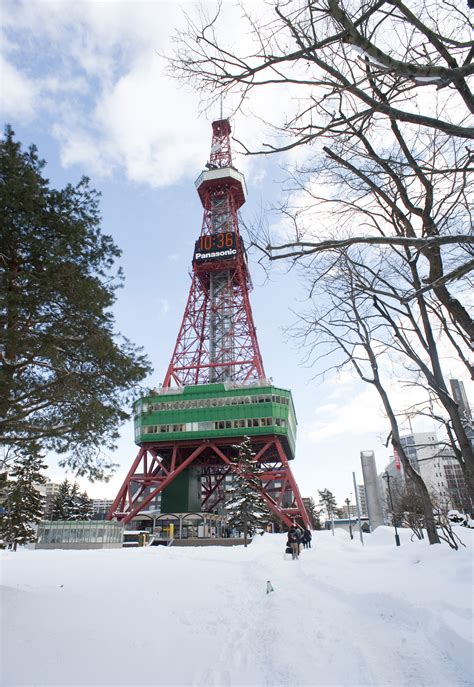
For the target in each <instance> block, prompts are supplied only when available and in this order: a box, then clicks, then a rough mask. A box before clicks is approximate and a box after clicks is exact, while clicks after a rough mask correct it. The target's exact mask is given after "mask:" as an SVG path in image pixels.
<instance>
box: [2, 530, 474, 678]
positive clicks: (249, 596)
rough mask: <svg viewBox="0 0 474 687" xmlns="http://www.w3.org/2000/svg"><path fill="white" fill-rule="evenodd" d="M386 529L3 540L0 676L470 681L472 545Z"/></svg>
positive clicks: (469, 533)
mask: <svg viewBox="0 0 474 687" xmlns="http://www.w3.org/2000/svg"><path fill="white" fill-rule="evenodd" d="M467 535H469V536H471V535H472V533H471V532H468V533H467ZM388 536H390V540H388V539H387V537H388ZM391 537H392V534H391V533H387V532H383V531H382V530H381V531H380V533H379V534H377V533H376V534H375V535H372V539H371V540H370V545H368V546H366V547H365V548H364V549H362V548H361V547H360V544H359V543H358V542H357V541H353V542H350V541H349V540H348V539H346V538H343V537H337V536H336V537H334V538H333V537H331V535H330V533H321V534H316V537H315V538H316V547H315V548H312V549H310V550H308V551H305V552H303V554H302V555H301V557H300V560H298V561H291V560H284V557H283V554H282V550H283V543H284V538H283V536H282V535H266V536H265V537H262V538H260V537H258V538H257V539H256V540H255V543H254V544H252V545H251V546H250V547H248V548H247V549H244V548H243V547H242V548H233V549H227V548H195V549H187V548H183V549H179V548H175V549H173V548H170V549H164V548H162V547H158V548H149V549H143V550H114V551H70V552H65V551H20V552H18V553H17V554H13V553H7V552H3V553H2V558H1V561H2V568H1V570H2V613H3V619H2V628H1V629H2V634H1V648H2V656H1V657H0V659H1V665H2V666H3V668H2V670H3V673H0V674H1V675H2V682H1V684H2V685H5V687H7V686H8V687H13V686H16V685H24V686H26V685H37V686H38V687H40V686H43V685H61V686H64V687H66V686H68V687H70V686H72V685H75V686H77V687H79V686H81V687H82V686H83V685H84V686H85V685H88V686H89V685H90V686H91V685H95V686H97V687H99V686H102V685H104V686H105V685H110V686H112V685H117V686H119V685H121V686H125V685H128V686H130V687H131V686H132V685H133V686H137V687H138V686H139V685H157V686H160V687H166V686H167V685H170V686H171V685H182V686H183V687H184V686H186V687H188V686H193V687H227V686H229V687H237V686H239V685H241V686H244V685H245V686H248V687H250V686H252V687H298V686H299V685H301V686H303V685H305V686H314V687H325V686H328V687H329V686H347V687H349V686H350V687H356V686H357V687H359V686H360V687H362V686H363V687H369V686H370V687H468V686H470V685H472V684H473V683H472V681H471V676H472V658H471V656H472V653H471V652H472V644H471V641H472V610H471V609H470V608H469V600H470V594H471V587H470V583H472V559H471V554H470V552H469V551H466V550H464V551H460V552H457V553H456V552H451V551H450V550H449V549H448V548H447V547H428V546H427V545H425V544H424V543H422V544H409V543H408V542H403V546H402V547H400V549H398V550H395V548H394V547H393V545H392V539H391ZM471 552H472V549H471ZM268 579H270V580H271V582H272V585H273V587H274V589H275V591H274V592H273V593H271V594H266V581H267V580H268ZM26 657H27V658H26Z"/></svg>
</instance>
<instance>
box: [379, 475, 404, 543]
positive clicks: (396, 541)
mask: <svg viewBox="0 0 474 687" xmlns="http://www.w3.org/2000/svg"><path fill="white" fill-rule="evenodd" d="M382 478H383V479H386V480H387V488H388V498H389V499H390V508H391V509H392V520H393V526H394V527H395V544H396V545H397V546H400V537H399V536H398V532H397V523H396V520H395V514H394V512H393V500H392V490H391V489H390V479H391V477H390V475H389V474H388V472H385V473H384V474H383V475H382Z"/></svg>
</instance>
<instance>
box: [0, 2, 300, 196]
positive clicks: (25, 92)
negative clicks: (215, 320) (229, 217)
mask: <svg viewBox="0 0 474 687" xmlns="http://www.w3.org/2000/svg"><path fill="white" fill-rule="evenodd" d="M5 4H6V7H5V12H4V14H5V15H6V19H5V21H4V28H3V32H4V40H3V51H4V54H5V55H6V56H8V57H9V56H10V55H11V56H12V57H14V60H13V61H14V63H15V65H16V67H12V66H11V64H9V67H10V69H9V71H8V72H7V77H8V86H9V90H8V93H10V92H12V96H11V97H10V98H9V101H10V109H11V111H12V117H15V116H17V115H18V116H19V114H22V115H23V116H26V115H28V116H29V117H30V118H33V117H34V116H36V117H37V120H38V121H43V120H42V119H41V120H40V117H42V115H44V114H45V113H46V114H47V115H48V119H49V121H50V125H49V126H50V128H51V131H52V133H53V135H54V136H56V138H57V140H58V142H59V145H60V151H61V160H62V164H63V165H64V166H70V165H74V164H78V165H80V166H82V167H84V168H85V169H86V170H87V172H88V173H89V174H92V175H94V176H97V175H103V176H107V175H110V174H112V173H116V172H117V171H119V170H123V171H124V173H125V174H126V176H127V177H128V178H129V179H130V180H131V181H134V182H137V183H144V184H148V185H151V186H154V187H159V186H167V185H170V184H173V183H175V182H176V181H178V180H180V179H181V178H185V177H190V176H191V177H193V176H194V175H195V174H196V171H197V170H199V168H200V167H201V166H202V165H203V163H204V162H205V160H206V158H207V154H208V149H207V145H208V144H209V143H210V127H209V122H208V121H206V120H205V119H204V117H200V116H199V114H198V113H199V109H200V105H199V97H198V95H197V94H196V93H195V92H193V91H192V90H191V88H190V87H180V84H178V82H177V81H175V80H171V79H170V78H169V77H168V76H167V75H166V73H165V66H166V63H165V60H164V59H163V58H162V57H160V56H159V54H158V53H160V54H163V53H168V54H169V53H170V52H171V49H172V36H173V34H174V32H175V29H176V27H177V26H179V25H182V23H183V10H184V11H185V12H187V13H189V14H191V15H195V14H196V12H197V11H198V10H197V3H190V2H184V3H177V2H161V1H159V0H158V1H151V2H127V1H124V2H119V1H114V0H109V1H108V2H79V1H78V2H74V3H72V2H67V3H66V2H54V1H52V0H51V1H49V2H40V1H38V0H28V1H27V2H18V1H17V0H16V1H15V2H11V3H8V2H7V3H5ZM8 6H9V7H10V11H9V9H8ZM208 7H209V8H210V11H211V12H213V11H214V10H215V4H214V3H209V5H208ZM250 7H251V8H252V11H258V13H259V14H261V13H262V12H268V8H266V7H264V6H260V5H259V3H252V2H251V3H250ZM240 20H241V9H240V8H238V7H235V6H233V5H231V4H230V3H224V18H223V21H222V22H221V24H220V26H219V36H220V38H221V39H222V40H224V41H228V42H229V43H231V44H234V45H238V46H239V49H245V47H246V46H249V45H250V40H251V38H250V36H249V35H248V32H247V31H243V30H241V26H242V25H241V24H240V23H239V22H240ZM283 96H284V94H283ZM286 102H287V100H286V98H285V97H282V92H281V89H277V90H275V89H263V90H262V91H258V92H256V94H255V98H254V99H253V103H252V107H254V108H255V111H256V112H259V111H262V110H266V111H268V109H271V110H272V112H273V113H275V112H280V113H281V114H282V113H283V111H284V109H285V107H286ZM230 106H231V104H230V103H228V104H226V103H225V104H224V115H226V114H227V113H228V112H229V108H230ZM217 108H218V106H217V105H216V110H217ZM4 109H5V108H4ZM212 115H214V116H219V113H218V112H217V111H216V112H210V113H209V117H212ZM233 128H234V134H235V135H236V136H237V137H239V138H242V139H243V140H245V141H246V142H247V143H248V144H249V145H250V146H251V147H254V148H259V147H261V143H262V135H261V125H260V123H259V122H258V121H257V120H255V119H254V118H253V117H248V118H246V117H245V116H244V115H239V116H238V117H237V118H236V120H235V121H233ZM235 148H237V146H235ZM235 163H236V164H237V165H238V166H239V167H240V168H241V169H242V171H244V172H245V173H247V174H249V175H250V176H253V177H255V179H257V180H261V179H262V178H263V172H262V169H263V168H264V167H266V166H267V162H266V161H265V159H255V158H244V157H242V156H240V155H236V156H235ZM253 181H254V180H253V179H252V183H253Z"/></svg>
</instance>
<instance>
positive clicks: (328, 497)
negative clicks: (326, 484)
mask: <svg viewBox="0 0 474 687" xmlns="http://www.w3.org/2000/svg"><path fill="white" fill-rule="evenodd" d="M318 494H319V505H320V506H323V507H324V508H325V509H326V513H327V514H328V518H329V519H330V520H332V518H333V517H334V515H335V512H336V497H335V496H334V494H333V493H332V491H329V489H323V490H322V491H320V490H319V489H318Z"/></svg>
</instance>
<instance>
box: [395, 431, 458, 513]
mask: <svg viewBox="0 0 474 687" xmlns="http://www.w3.org/2000/svg"><path fill="white" fill-rule="evenodd" d="M401 442H402V446H403V447H404V449H405V453H406V454H407V456H408V459H409V461H410V463H411V465H412V466H413V467H414V468H415V470H416V471H417V472H418V473H419V474H420V475H421V477H422V478H423V481H424V482H425V484H426V486H427V488H428V491H429V492H430V494H431V495H432V496H433V497H434V498H435V500H438V501H441V502H442V503H445V504H447V505H448V506H449V507H451V508H458V509H460V510H465V509H466V504H465V503H464V499H465V494H466V489H465V482H464V477H463V474H462V470H461V466H460V465H459V463H458V461H457V460H456V459H455V458H454V456H453V455H452V452H451V451H450V450H449V448H448V447H446V446H445V445H444V444H443V443H442V442H439V441H438V438H437V436H436V433H435V432H416V433H413V434H407V435H406V436H404V437H401ZM402 474H403V468H402Z"/></svg>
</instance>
